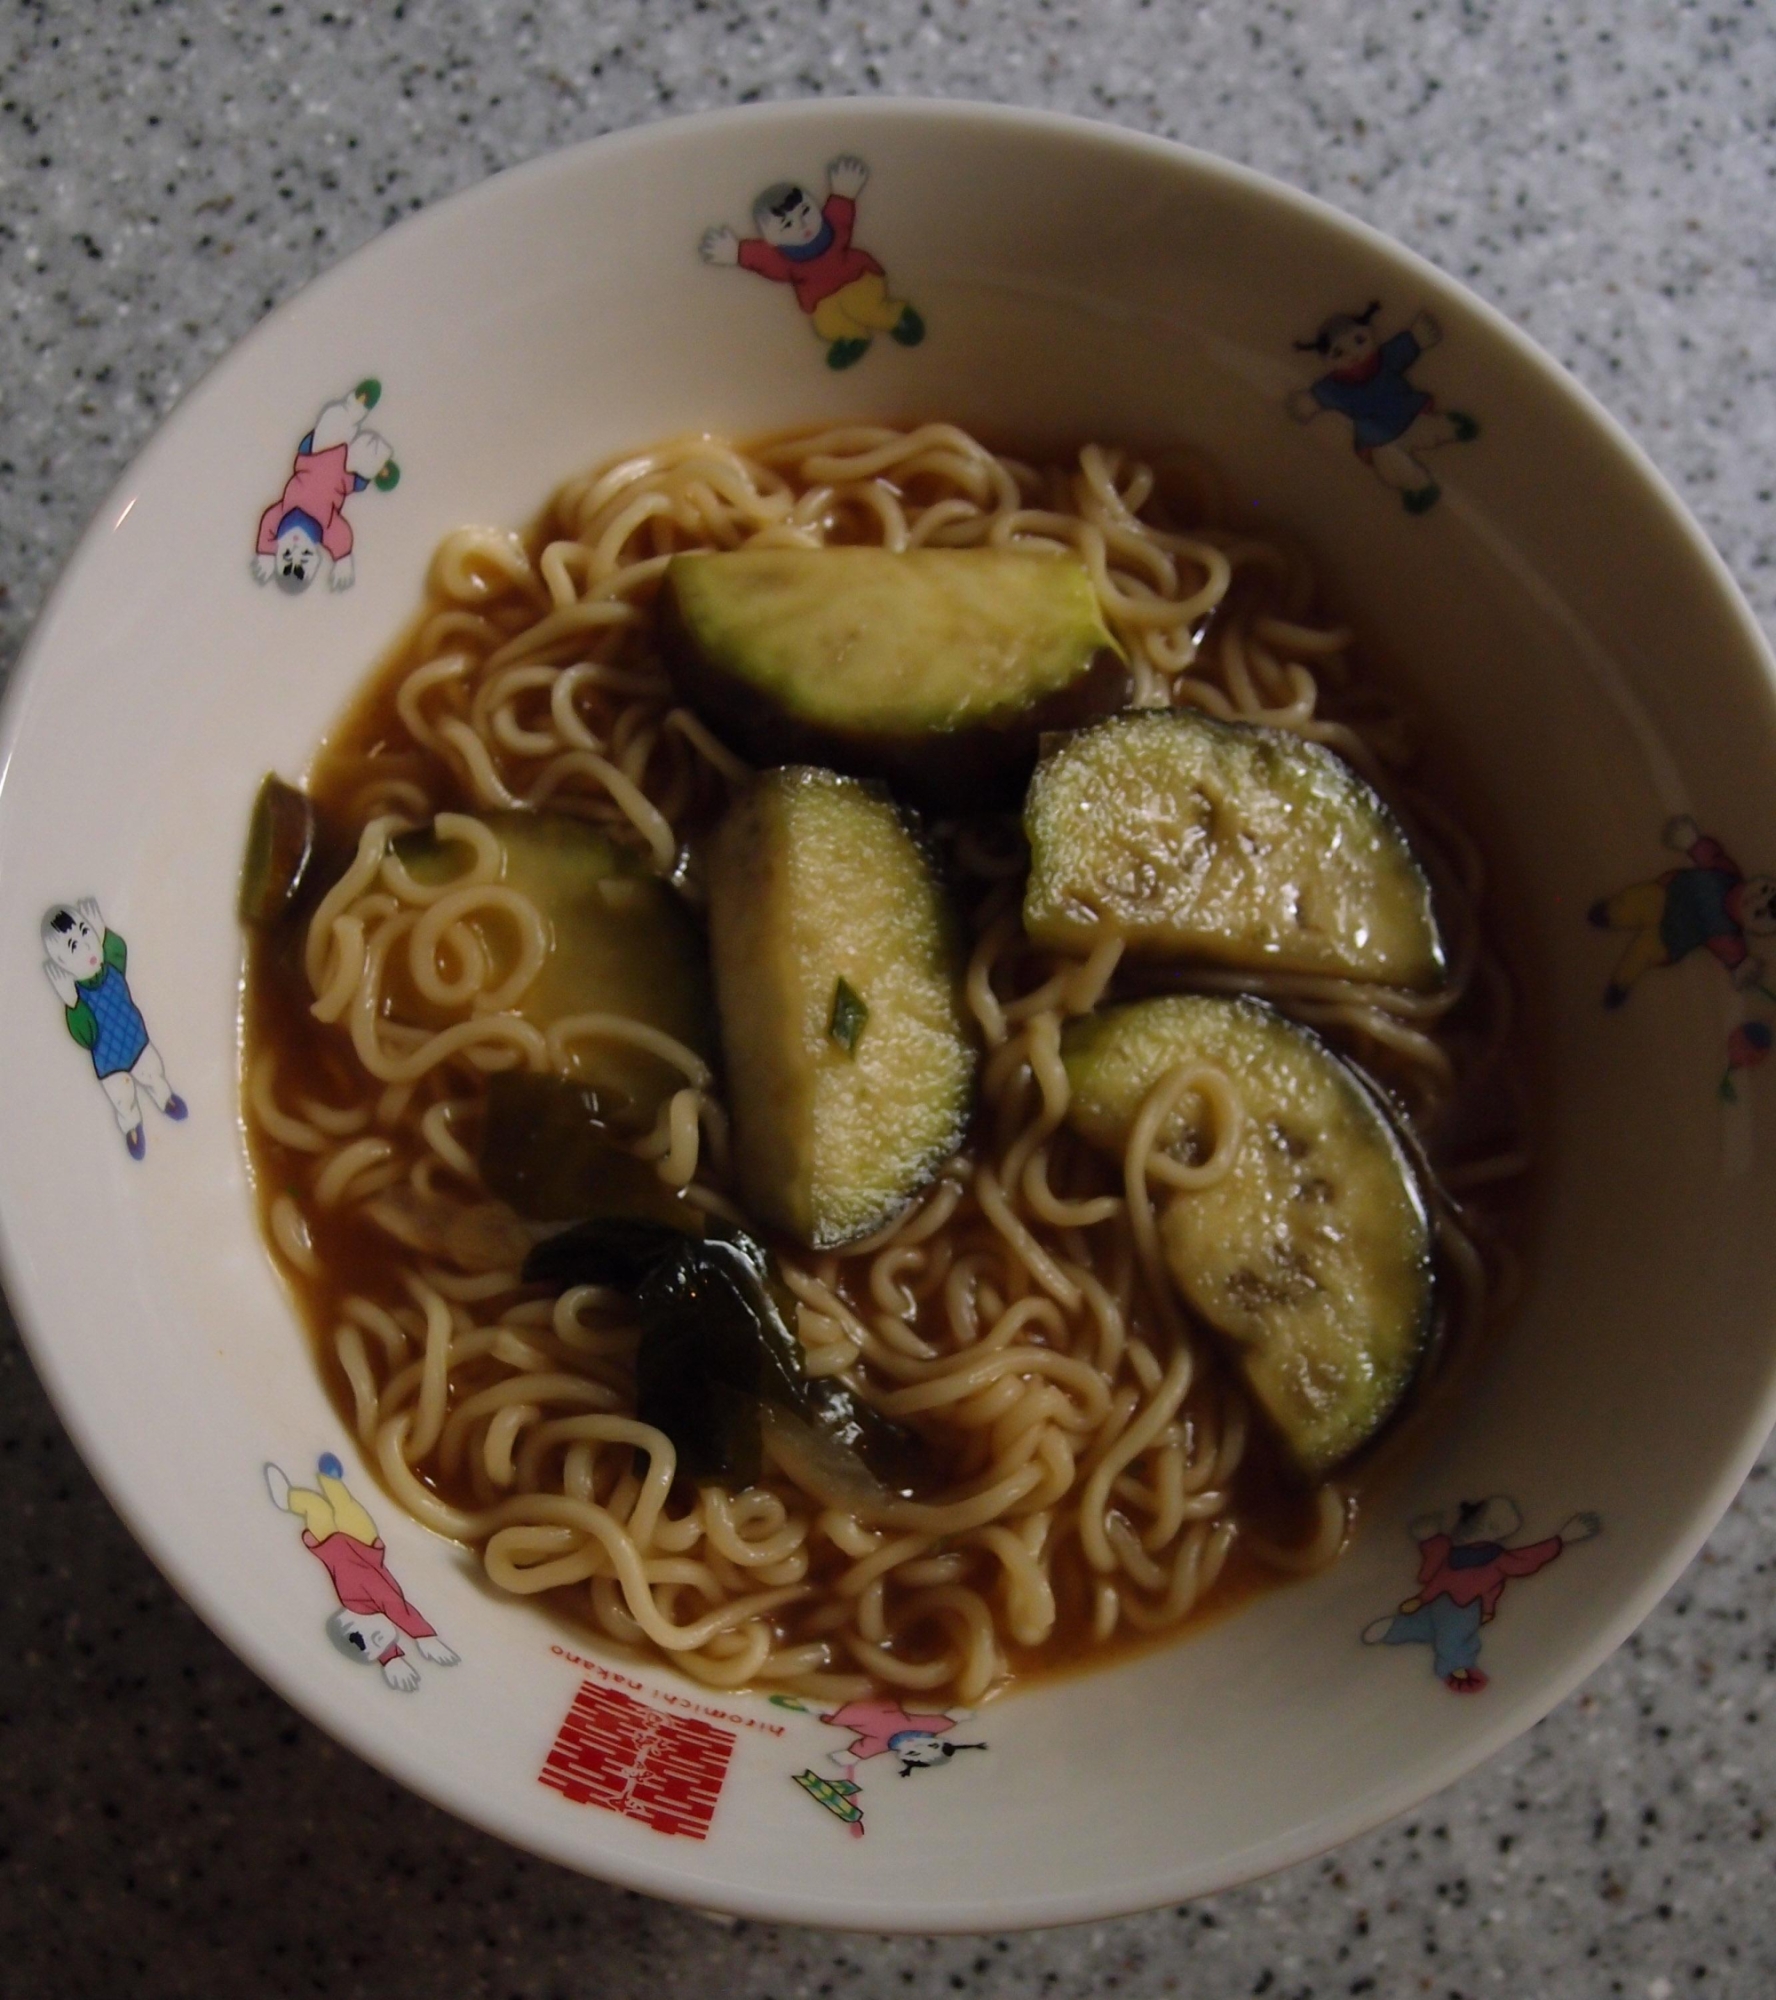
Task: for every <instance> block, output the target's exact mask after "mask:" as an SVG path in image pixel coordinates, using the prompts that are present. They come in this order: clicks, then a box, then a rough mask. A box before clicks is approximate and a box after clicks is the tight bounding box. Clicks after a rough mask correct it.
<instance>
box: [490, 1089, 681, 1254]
mask: <svg viewBox="0 0 1776 2000" xmlns="http://www.w3.org/2000/svg"><path fill="white" fill-rule="evenodd" d="M604 1110H605V1107H604V1104H603V1102H602V1100H601V1099H600V1097H599V1095H598V1092H597V1091H596V1090H594V1089H593V1088H592V1086H591V1085H590V1084H586V1083H576V1082H574V1081H572V1080H571V1079H569V1078H567V1077H560V1076H538V1075H536V1074H535V1073H534V1072H532V1071H528V1070H503V1071H501V1072H500V1073H499V1074H498V1075H496V1076H493V1077H491V1078H489V1080H488V1085H487V1116H486V1122H485V1123H484V1124H483V1126H482V1128H481V1178H482V1179H483V1180H484V1181H485V1182H486V1183H487V1186H488V1190H489V1192H491V1193H493V1194H496V1195H498V1196H499V1198H500V1199H501V1200H502V1201H507V1202H510V1203H511V1205H512V1206H513V1207H514V1208H515V1209H516V1210H517V1211H518V1213H519V1214H520V1215H523V1216H528V1217H529V1218H530V1220H531V1221H533V1222H577V1221H579V1220H580V1219H581V1218H582V1217H587V1216H647V1217H650V1218H652V1219H653V1220H654V1221H656V1222H665V1223H668V1224H670V1225H671V1226H673V1227H675V1228H679V1229H694V1227H695V1226H696V1225H697V1224H698V1223H699V1222H700V1220H701V1217H700V1213H699V1211H697V1210H694V1209H692V1208H691V1207H690V1206H689V1204H688V1203H686V1202H685V1201H684V1200H683V1199H682V1198H681V1197H680V1196H678V1195H676V1194H674V1193H673V1192H672V1190H671V1189H670V1188H669V1187H667V1186H666V1185H665V1184H664V1183H663V1182H662V1181H661V1179H660V1176H659V1175H658V1174H657V1173H655V1172H654V1170H653V1168H652V1167H651V1166H650V1165H649V1164H648V1163H647V1161H646V1160H638V1159H637V1158H636V1157H635V1155H634V1154H633V1153H632V1152H630V1151H629V1150H628V1149H627V1148H626V1147H624V1146H621V1145H619V1144H618V1143H617V1142H616V1141H615V1140H614V1139H613V1138H612V1137H611V1136H610V1132H609V1129H608V1127H607V1124H606V1120H605V1116H604ZM681 1217H682V1218H683V1219H682V1220H681V1219H680V1218H681Z"/></svg>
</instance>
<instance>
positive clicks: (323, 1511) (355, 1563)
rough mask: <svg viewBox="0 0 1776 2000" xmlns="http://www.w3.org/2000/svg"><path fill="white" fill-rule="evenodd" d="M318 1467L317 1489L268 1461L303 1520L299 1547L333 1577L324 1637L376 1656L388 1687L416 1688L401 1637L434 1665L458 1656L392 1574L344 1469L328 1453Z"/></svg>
mask: <svg viewBox="0 0 1776 2000" xmlns="http://www.w3.org/2000/svg"><path fill="white" fill-rule="evenodd" d="M316 1474H317V1477H316V1481H315V1484H316V1485H317V1486H318V1487H319V1488H320V1490H319V1492H315V1491H313V1490H311V1489H310V1488H308V1487H306V1486H292V1485H291V1484H290V1481H289V1478H288V1476H287V1475H286V1474H285V1472H284V1471H283V1469H282V1468H281V1467H279V1466H276V1465H267V1466H266V1468H265V1483H266V1485H267V1486H268V1487H269V1488H270V1489H271V1498H272V1504H273V1505H274V1506H276V1507H280V1508H282V1509H283V1511H284V1512H285V1513H286V1514H294V1515H295V1516H296V1518H297V1519H298V1520H299V1521H300V1522H301V1523H302V1546H303V1547H304V1548H305V1549H307V1550H308V1552H309V1553H310V1554H311V1555H312V1556H314V1557H315V1558H316V1559H317V1560H318V1561H319V1562H321V1563H322V1564H323V1565H324V1566H325V1568H326V1571H327V1574H328V1575H329V1576H330V1577H331V1578H332V1579H333V1592H334V1595H335V1596H336V1597H337V1598H338V1599H339V1609H338V1610H337V1611H335V1612H334V1613H333V1615H332V1616H331V1617H330V1618H329V1619H328V1620H327V1636H328V1638H329V1639H331V1640H332V1641H333V1643H334V1645H335V1646H337V1647H338V1648H339V1650H340V1651H341V1652H342V1653H343V1654H344V1655H345V1657H346V1658H347V1659H348V1660H355V1661H358V1662H360V1663H361V1664H363V1665H365V1666H368V1665H370V1664H371V1663H372V1662H374V1663H375V1665H377V1666H379V1667H380V1668H381V1669H382V1677H383V1679H384V1680H385V1681H387V1683H388V1684H389V1686H390V1687H392V1688H396V1689H398V1690H399V1691H400V1692H401V1693H402V1694H411V1693H412V1692H413V1690H414V1689H415V1688H416V1687H418V1686H419V1669H418V1667H416V1666H415V1665H414V1664H413V1662H412V1660H411V1659H409V1658H408V1656H407V1650H406V1645H404V1644H403V1641H405V1642H407V1645H411V1646H412V1648H413V1650H414V1651H415V1652H417V1653H418V1654H419V1657H420V1658H421V1659H422V1660H429V1661H430V1662H431V1663H432V1665H433V1666H434V1667H454V1666H455V1665H456V1663H457V1655H456V1654H455V1653H454V1652H453V1651H452V1650H451V1649H450V1647H448V1646H447V1645H445V1643H444V1641H443V1640H442V1639H440V1638H439V1637H438V1634H437V1630H436V1628H435V1627H434V1626H433V1625H432V1624H431V1623H430V1621H429V1620H428V1619H427V1618H426V1617H425V1615H424V1613H423V1612H421V1611H420V1610H419V1609H418V1608H417V1607H416V1606H414V1605H412V1604H410V1603H409V1602H408V1601H407V1597H406V1594H405V1593H404V1592H403V1591H402V1589H401V1586H400V1585H399V1584H398V1583H397V1582H396V1581H395V1579H394V1578H393V1577H392V1576H391V1575H390V1574H389V1566H388V1554H387V1551H386V1549H385V1548H384V1546H383V1540H382V1537H381V1536H380V1535H379V1534H378V1533H377V1532H376V1523H375V1522H374V1521H373V1520H371V1518H370V1516H369V1515H368V1514H367V1513H366V1512H365V1510H364V1508H363V1507H362V1506H361V1505H360V1504H359V1502H358V1501H357V1500H356V1499H354V1498H353V1496H352V1494H351V1493H350V1492H349V1491H348V1490H347V1488H346V1484H345V1468H344V1467H343V1466H342V1465H341V1464H340V1463H339V1461H338V1459H336V1458H335V1457H334V1456H333V1454H332V1453H331V1452H326V1453H323V1455H322V1456H321V1458H320V1459H319V1460H318V1461H317V1464H316Z"/></svg>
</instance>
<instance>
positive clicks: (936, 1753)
mask: <svg viewBox="0 0 1776 2000" xmlns="http://www.w3.org/2000/svg"><path fill="white" fill-rule="evenodd" d="M820 1719H821V1721H822V1722H827V1723H831V1725H832V1726H833V1727H834V1728H835V1729H848V1730H850V1732H851V1741H850V1742H849V1743H848V1744H847V1745H846V1746H845V1748H844V1749H843V1750H835V1751H833V1753H832V1756H831V1761H832V1762H833V1763H835V1764H837V1765H839V1766H840V1767H841V1768H842V1769H844V1770H847V1771H849V1770H850V1769H852V1767H853V1766H855V1765H858V1764H862V1763H866V1762H867V1761H868V1760H869V1759H870V1758H871V1757H883V1756H888V1755H890V1754H892V1755H894V1756H896V1757H898V1758H899V1759H900V1760H901V1761H900V1775H901V1776H902V1777H903V1778H904V1777H907V1776H909V1775H910V1774H911V1773H912V1772H914V1771H921V1770H927V1769H929V1768H930V1767H931V1766H932V1765H933V1764H943V1763H947V1762H948V1761H949V1759H950V1758H952V1757H953V1756H955V1754H956V1752H957V1751H958V1750H984V1749H985V1748H986V1747H987V1746H986V1745H985V1744H984V1743H940V1742H939V1741H938V1740H937V1739H938V1738H939V1737H940V1736H946V1735H948V1733H949V1732H950V1731H951V1730H952V1729H954V1728H955V1726H956V1724H957V1722H958V1720H960V1719H961V1718H960V1716H958V1715H909V1714H908V1713H907V1711H906V1710H905V1709H904V1708H902V1707H901V1705H900V1703H899V1702H898V1701H896V1700H894V1698H893V1697H892V1696H881V1697H878V1698H877V1699H875V1700H872V1701H848V1702H846V1704H845V1705H844V1707H843V1708H835V1709H834V1710H833V1712H832V1714H831V1715H823V1716H822V1717H821V1718H820Z"/></svg>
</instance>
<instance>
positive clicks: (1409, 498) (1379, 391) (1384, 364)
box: [1288, 299, 1480, 514]
mask: <svg viewBox="0 0 1776 2000" xmlns="http://www.w3.org/2000/svg"><path fill="white" fill-rule="evenodd" d="M1380 310H1381V301H1380V300H1379V299H1372V300H1371V301H1370V302H1369V304H1368V306H1367V307H1366V308H1365V309H1364V310H1363V311H1362V312H1360V313H1334V314H1333V315H1332V317H1331V318H1330V319H1329V320H1326V321H1325V322H1324V323H1323V324H1322V325H1321V327H1320V329H1319V331H1318V332H1317V333H1316V334H1315V335H1314V337H1313V339H1312V340H1298V341H1296V343H1295V345H1296V347H1297V348H1298V349H1300V350H1301V351H1302V352H1303V353H1308V354H1317V355H1319V356H1320V357H1321V358H1322V359H1324V360H1326V361H1329V362H1331V364H1332V365H1331V367H1330V368H1329V369H1328V370H1327V372H1326V373H1325V374H1324V375H1322V376H1321V377H1320V378H1319V380H1318V381H1316V382H1315V383H1313V385H1312V386H1311V387H1309V388H1306V389H1297V390H1296V391H1295V393H1294V394H1293V395H1292V396H1291V397H1290V398H1289V402H1288V408H1289V414H1290V415H1291V416H1292V417H1293V418H1294V419H1295V420H1296V422H1297V423H1303V424H1306V423H1312V422H1313V420H1314V418H1315V417H1320V416H1325V415H1326V414H1327V413H1328V412H1330V413H1331V414H1333V415H1335V416H1341V417H1345V418H1347V419H1348V420H1349V422H1350V427H1351V446H1352V449H1353V450H1354V451H1355V452H1356V454H1357V456H1358V457H1359V458H1360V459H1361V460H1362V461H1363V463H1364V464H1365V465H1366V466H1368V468H1369V470H1370V471H1371V472H1373V473H1374V474H1375V476H1376V478H1377V479H1379V480H1380V481H1381V483H1382V484H1383V485H1384V486H1391V487H1392V488H1393V489H1394V491H1395V492H1396V493H1398V494H1399V496H1400V504H1401V505H1402V506H1403V507H1404V508H1405V509H1406V511H1407V513H1408V514H1422V513H1424V512H1425V510H1426V509H1427V508H1429V507H1433V506H1435V505H1436V502H1437V497H1438V495H1439V494H1440V492H1441V491H1442V489H1441V487H1439V486H1438V484H1437V482H1436V480H1435V478H1434V477H1433V476H1432V474H1431V470H1430V468H1429V467H1428V466H1427V465H1426V464H1425V462H1424V460H1423V459H1422V458H1421V457H1420V456H1419V453H1421V452H1426V451H1435V450H1437V449H1438V448H1439V447H1440V446H1442V445H1446V444H1466V443H1468V442H1469V441H1470V440H1471V439H1473V438H1475V437H1478V436H1479V434H1480V426H1479V425H1478V424H1477V423H1476V422H1475V421H1474V419H1473V418H1472V417H1470V416H1469V415H1468V414H1467V412H1466V411H1465V410H1439V409H1438V408H1437V399H1436V397H1435V396H1433V395H1432V394H1431V392H1430V390H1428V389H1421V388H1420V387H1419V386H1418V384H1417V383H1416V382H1414V381H1413V379H1412V370H1413V368H1414V367H1415V366H1416V365H1417V362H1418V360H1419V357H1420V356H1421V355H1422V354H1423V353H1424V351H1425V349H1426V348H1427V347H1435V346H1436V344H1437V343H1438V341H1440V340H1441V339H1442V338H1443V329H1442V327H1441V326H1439V325H1438V323H1437V321H1436V320H1435V319H1433V318H1432V316H1431V315H1430V314H1429V313H1423V312H1421V313H1420V314H1419V315H1418V317H1417V318H1416V319H1415V320H1414V321H1413V322H1412V324H1411V325H1410V326H1408V327H1404V328H1402V329H1401V331H1400V332H1398V333H1396V334H1392V335H1390V336H1389V337H1388V338H1387V339H1386V340H1381V339H1379V338H1378V337H1377V335H1376V332H1375V328H1374V326H1373V325H1372V322H1373V320H1374V318H1375V315H1376V314H1377V313H1378V312H1379V311H1380Z"/></svg>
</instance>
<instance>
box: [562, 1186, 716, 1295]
mask: <svg viewBox="0 0 1776 2000" xmlns="http://www.w3.org/2000/svg"><path fill="white" fill-rule="evenodd" d="M697 1213H698V1212H697V1211H696V1210H695V1209H693V1208H691V1207H689V1206H688V1205H685V1207H684V1215H685V1224H684V1225H682V1226H681V1225H680V1224H678V1223H676V1222H648V1221H645V1220H642V1219H639V1218H635V1217H630V1216H621V1215H601V1216H598V1217H596V1218H595V1219H593V1220H592V1221H589V1222H581V1223H576V1224H575V1226H574V1227H573V1228H572V1229H564V1230H562V1232H561V1233H560V1235H559V1236H547V1237H545V1238H544V1239H543V1241H542V1242H541V1243H538V1244H537V1245H536V1246H535V1247H534V1248H533V1249H532V1250H531V1252H530V1255H529V1256H528V1257H526V1258H525V1260H524V1272H523V1277H524V1282H525V1283H526V1284H527V1285H553V1286H554V1287H555V1288H556V1290H557V1291H562V1292H565V1291H568V1290H570V1289H571V1288H572V1287H573V1286H575V1285H615V1286H618V1287H620V1288H621V1289H623V1290H625V1291H627V1290H628V1289H629V1288H630V1287H632V1286H635V1285H639V1284H640V1283H641V1281H642V1279H643V1278H645V1277H646V1276H647V1275H648V1273H649V1272H650V1271H651V1270H652V1269H653V1268H654V1266H655V1265H656V1264H660V1263H663V1262H664V1261H665V1260H666V1259H667V1258H668V1257H670V1256H671V1255H672V1254H673V1253H674V1252H675V1251H676V1250H677V1249H678V1247H679V1245H680V1244H681V1243H682V1242H683V1241H684V1240H685V1228H686V1227H688V1225H690V1224H691V1223H693V1222H695V1221H696V1219H697Z"/></svg>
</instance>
